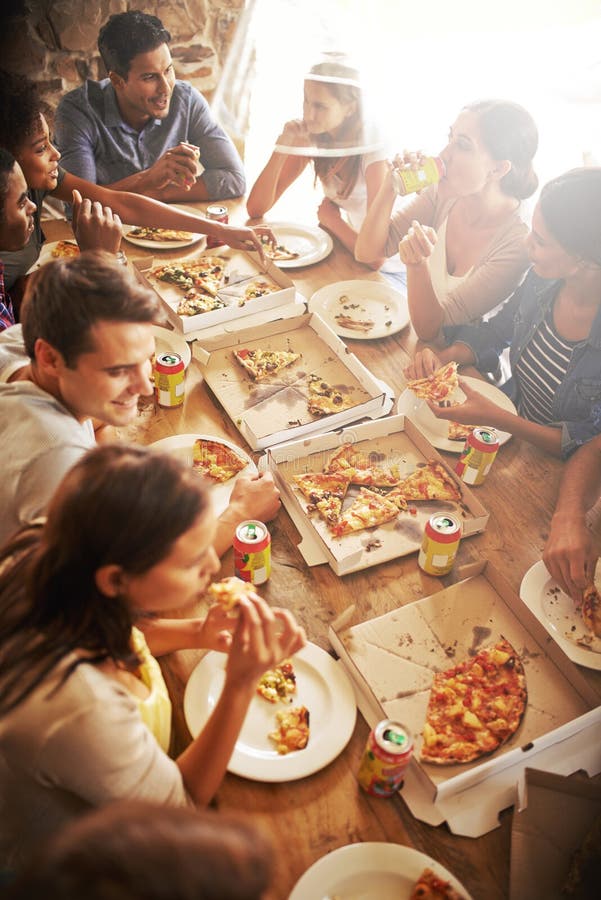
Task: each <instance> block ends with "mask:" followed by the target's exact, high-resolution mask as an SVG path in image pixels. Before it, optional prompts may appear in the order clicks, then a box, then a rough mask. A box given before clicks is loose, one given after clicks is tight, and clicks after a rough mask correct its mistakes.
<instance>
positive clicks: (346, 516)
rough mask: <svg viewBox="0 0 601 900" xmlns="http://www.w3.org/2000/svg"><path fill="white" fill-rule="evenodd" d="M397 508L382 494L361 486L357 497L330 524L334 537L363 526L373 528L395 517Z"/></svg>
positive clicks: (358, 529)
mask: <svg viewBox="0 0 601 900" xmlns="http://www.w3.org/2000/svg"><path fill="white" fill-rule="evenodd" d="M398 514H399V508H398V506H396V505H395V504H394V503H392V502H390V501H389V500H388V499H387V498H386V497H383V496H382V494H376V493H375V491H370V490H369V489H368V488H365V487H362V488H360V490H359V494H358V495H357V498H356V499H355V500H354V501H353V502H352V503H351V505H350V506H349V507H348V508H347V509H345V510H344V512H343V513H342V514H341V515H340V517H339V519H338V521H337V522H336V523H335V524H333V525H331V526H330V530H331V532H332V534H333V535H334V537H342V536H343V535H345V534H351V533H352V532H354V531H362V530H363V529H364V528H375V527H376V526H377V525H384V524H385V523H386V522H390V521H391V520H392V519H396V517H397V516H398Z"/></svg>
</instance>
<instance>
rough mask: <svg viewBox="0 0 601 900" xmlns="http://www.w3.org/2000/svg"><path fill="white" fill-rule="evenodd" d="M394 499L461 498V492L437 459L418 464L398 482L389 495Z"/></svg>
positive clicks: (389, 497)
mask: <svg viewBox="0 0 601 900" xmlns="http://www.w3.org/2000/svg"><path fill="white" fill-rule="evenodd" d="M387 496H388V499H390V500H394V499H395V498H396V497H398V496H401V497H403V498H404V499H405V500H455V501H457V500H461V493H460V491H459V488H458V486H457V484H456V483H455V481H454V480H453V479H452V478H451V476H450V475H449V473H448V472H447V470H446V469H445V467H444V466H443V465H441V463H439V462H437V461H436V460H433V459H431V460H429V461H428V462H427V463H424V464H423V465H418V467H417V469H416V470H415V472H412V473H411V475H408V476H407V478H403V479H402V480H401V481H399V482H398V484H397V486H396V487H395V488H393V489H392V491H391V492H390V493H389V494H388V495H387Z"/></svg>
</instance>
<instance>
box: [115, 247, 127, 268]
mask: <svg viewBox="0 0 601 900" xmlns="http://www.w3.org/2000/svg"><path fill="white" fill-rule="evenodd" d="M115 259H116V260H117V262H118V263H119V264H120V265H122V266H126V265H127V256H126V255H125V253H124V252H123V250H117V252H116V253H115Z"/></svg>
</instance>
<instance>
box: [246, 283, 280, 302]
mask: <svg viewBox="0 0 601 900" xmlns="http://www.w3.org/2000/svg"><path fill="white" fill-rule="evenodd" d="M279 290H280V286H279V284H276V283H275V282H274V281H268V280H267V279H266V278H254V279H253V280H252V281H250V282H249V283H248V284H247V285H246V287H245V288H244V293H243V295H242V300H241V302H240V306H243V305H244V304H245V303H246V302H247V301H248V300H256V299H257V297H262V296H263V295H264V294H271V293H273V291H279Z"/></svg>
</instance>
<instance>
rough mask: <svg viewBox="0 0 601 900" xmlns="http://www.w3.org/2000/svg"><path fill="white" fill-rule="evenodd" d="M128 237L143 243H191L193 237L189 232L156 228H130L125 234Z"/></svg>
mask: <svg viewBox="0 0 601 900" xmlns="http://www.w3.org/2000/svg"><path fill="white" fill-rule="evenodd" d="M127 236H128V237H133V238H136V239H137V240H139V241H140V240H144V241H191V240H192V238H193V237H194V235H193V234H192V232H191V231H177V230H176V229H174V228H158V227H153V226H140V227H138V228H132V229H131V231H128V233H127Z"/></svg>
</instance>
